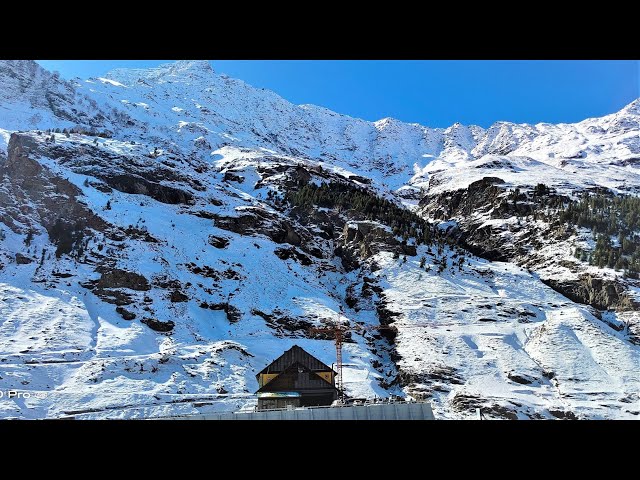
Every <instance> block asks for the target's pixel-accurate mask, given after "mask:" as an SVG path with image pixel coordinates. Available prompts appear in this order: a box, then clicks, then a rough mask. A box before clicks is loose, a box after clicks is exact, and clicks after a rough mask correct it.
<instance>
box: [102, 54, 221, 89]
mask: <svg viewBox="0 0 640 480" xmlns="http://www.w3.org/2000/svg"><path fill="white" fill-rule="evenodd" d="M213 73H214V71H213V68H212V67H211V64H210V63H209V61H208V60H178V61H177V62H173V63H164V64H162V65H159V66H157V67H154V68H117V69H115V70H111V71H110V72H109V73H107V75H106V78H108V79H110V80H116V81H118V82H120V83H122V84H124V85H131V84H134V83H137V82H140V81H152V82H158V81H163V80H166V78H167V77H172V79H173V80H176V79H179V80H183V79H185V80H188V79H193V78H196V77H200V78H206V77H209V76H211V75H213Z"/></svg>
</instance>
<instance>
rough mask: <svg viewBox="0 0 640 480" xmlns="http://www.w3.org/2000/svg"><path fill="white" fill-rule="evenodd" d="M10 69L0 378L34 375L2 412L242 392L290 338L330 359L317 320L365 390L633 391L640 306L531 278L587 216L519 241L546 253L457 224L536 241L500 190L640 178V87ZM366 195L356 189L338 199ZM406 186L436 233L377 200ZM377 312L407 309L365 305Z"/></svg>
mask: <svg viewBox="0 0 640 480" xmlns="http://www.w3.org/2000/svg"><path fill="white" fill-rule="evenodd" d="M0 76H1V79H2V82H3V83H0V85H2V86H1V87H0V98H1V100H0V112H1V113H0V129H2V130H0V134H2V135H1V136H2V138H3V139H4V143H3V144H2V149H0V150H2V153H1V154H0V322H1V323H0V392H5V393H6V392H7V391H9V390H11V389H14V390H16V391H19V392H23V393H24V392H26V393H27V394H28V398H25V395H24V394H23V395H22V396H21V397H17V396H14V397H13V398H11V399H9V398H7V396H6V395H5V396H4V397H3V398H0V416H2V417H7V418H43V417H61V416H67V415H75V416H77V417H78V418H137V417H148V416H162V415H172V414H176V413H186V412H195V411H206V410H211V409H236V408H241V407H243V406H247V407H251V406H252V405H254V404H255V396H253V395H252V393H253V392H254V391H255V389H256V388H257V385H256V384H255V379H254V375H255V373H256V372H257V371H259V370H260V369H261V368H262V367H263V366H264V365H266V364H267V363H268V362H269V361H271V360H272V359H273V358H275V357H277V356H278V355H279V354H280V353H281V352H282V351H283V350H286V349H287V348H289V347H290V346H291V345H293V344H294V343H295V344H298V345H301V346H302V347H303V348H305V349H307V350H308V351H310V352H311V353H313V354H314V355H316V356H318V357H319V358H320V359H321V360H323V361H325V362H326V363H327V364H331V363H333V362H334V361H335V350H334V346H333V342H332V341H331V339H328V338H315V337H313V336H312V335H310V333H309V328H310V327H312V326H314V325H321V324H327V323H333V322H336V321H340V322H343V323H348V324H349V325H351V326H352V327H353V328H354V329H355V331H354V332H353V333H352V335H351V341H349V342H348V343H347V344H346V345H345V363H346V366H345V385H346V389H347V393H348V394H349V395H350V396H353V397H372V396H375V395H377V396H388V395H391V394H394V395H401V396H405V395H410V396H413V397H416V398H418V397H420V398H429V399H431V400H432V401H433V403H434V407H435V410H436V412H437V414H439V415H440V416H441V417H444V418H465V417H471V416H474V415H475V409H476V408H477V407H482V408H483V410H484V411H485V412H486V414H487V415H488V416H489V417H494V418H573V417H574V416H575V417H579V418H634V417H635V416H636V415H638V414H640V399H639V398H638V395H637V392H638V389H639V387H640V378H639V377H638V372H640V347H638V345H637V344H634V343H633V342H634V338H636V337H635V336H634V335H635V333H634V332H635V330H634V329H635V328H636V326H639V327H640V318H638V315H637V311H633V310H629V309H626V310H627V311H623V310H625V309H624V308H618V309H617V310H618V311H611V312H600V311H597V310H595V309H594V308H592V307H588V306H585V305H582V304H578V303H574V302H572V301H570V300H569V299H567V298H566V297H564V296H562V295H561V294H560V293H558V292H556V291H554V290H553V289H552V288H551V287H550V286H547V285H545V284H544V283H543V282H541V281H540V278H543V279H545V281H546V280H547V279H548V278H555V279H556V280H558V279H565V280H567V279H569V280H571V279H572V278H574V277H575V276H576V275H577V274H575V272H573V273H572V272H569V273H567V272H568V270H567V271H565V270H563V269H567V268H568V267H567V266H566V265H568V263H572V262H574V260H575V259H574V258H573V256H572V255H571V252H570V247H571V246H573V243H575V242H578V241H584V242H588V239H587V237H586V236H585V237H584V238H583V239H582V240H579V239H577V237H575V238H572V239H569V240H566V242H565V243H566V245H564V244H561V242H556V243H555V244H554V243H553V242H548V241H547V240H548V239H546V237H545V239H543V240H544V242H542V243H540V244H539V245H537V247H536V249H535V250H533V251H529V253H530V255H529V257H535V258H537V260H535V261H534V260H532V258H525V257H526V256H522V257H518V255H513V258H511V257H510V258H509V259H510V260H513V261H514V262H517V263H519V264H521V265H523V264H526V263H527V262H529V264H527V265H525V266H526V267H527V268H530V269H531V270H532V271H533V272H534V273H531V272H528V271H527V270H524V269H522V268H520V267H518V266H516V265H515V264H514V263H505V262H491V261H489V260H487V259H481V258H478V257H476V256H474V255H472V254H470V253H469V252H468V251H464V250H463V249H461V248H460V247H459V246H457V245H456V244H455V243H456V241H458V240H459V243H460V245H466V246H468V247H469V248H475V247H478V245H479V244H478V243H474V237H473V235H472V234H469V231H470V230H469V231H467V230H465V228H466V226H467V225H468V226H469V228H470V229H471V228H473V229H475V228H477V227H478V226H483V225H484V226H485V227H486V226H492V228H493V227H494V226H495V227H497V228H496V231H495V233H496V234H495V238H499V239H500V242H502V243H500V242H498V244H499V247H496V248H500V249H502V251H504V252H508V251H509V249H515V250H517V249H518V248H521V247H520V246H519V245H520V243H518V239H519V237H520V236H521V234H519V233H518V220H517V215H513V212H512V211H511V210H510V209H509V208H506V207H505V208H504V209H502V210H501V209H500V208H499V204H500V202H502V196H504V197H505V199H507V200H508V201H509V202H512V201H511V200H509V198H507V195H508V194H509V190H510V189H515V188H516V187H519V188H521V189H522V191H523V192H526V191H528V190H531V189H533V188H534V187H535V186H536V185H537V184H538V183H545V184H547V185H549V186H551V187H552V188H554V189H555V191H556V192H557V195H566V196H569V197H571V196H574V195H576V194H577V192H579V191H581V190H584V189H588V188H593V187H596V186H601V187H608V188H610V189H611V190H613V191H615V192H637V187H638V185H639V184H640V182H639V181H638V180H639V179H638V170H639V169H638V164H637V154H638V151H637V149H638V143H637V141H638V128H637V119H638V117H639V112H638V105H639V104H638V102H637V101H636V102H634V103H632V104H631V105H629V106H628V107H626V108H625V109H623V110H622V111H621V112H618V113H617V114H613V115H610V116H607V117H603V118H601V119H590V120H586V121H584V122H581V123H579V124H575V125H558V126H553V125H536V126H527V125H524V126H523V125H514V124H506V123H500V124H497V125H494V126H492V127H491V128H490V129H488V130H486V131H485V130H483V129H481V128H479V127H473V126H472V127H465V126H462V125H459V124H456V125H454V126H452V127H450V128H448V129H429V128H426V127H422V126H419V125H408V124H404V123H402V122H399V121H397V120H393V119H385V120H381V121H379V122H375V123H370V122H366V121H363V120H358V119H353V118H350V117H347V116H344V115H339V114H336V113H334V112H331V111H329V110H326V109H323V108H321V107H315V106H295V105H292V104H290V103H289V102H287V101H285V100H284V99H282V98H280V97H278V96H277V95H276V94H274V93H272V92H269V91H265V90H261V89H255V88H253V87H250V86H248V85H247V84H245V83H243V82H241V81H238V80H233V79H230V78H227V77H226V76H224V75H218V74H216V73H214V72H213V71H212V69H211V67H210V65H209V64H208V63H207V62H178V63H176V64H171V65H166V66H162V67H158V68H156V69H149V70H133V71H132V70H119V71H114V72H111V73H109V74H107V75H105V77H103V78H96V79H89V80H86V81H80V80H78V81H76V82H64V81H62V80H60V79H58V78H57V77H55V76H52V75H51V74H49V73H47V72H44V71H43V70H42V69H40V68H39V67H38V66H37V65H36V64H34V63H32V62H4V61H2V62H0ZM49 99H52V100H49ZM72 127H74V131H82V132H83V133H70V134H65V133H62V132H61V133H54V134H53V135H52V134H51V133H49V132H46V131H45V130H47V129H50V128H59V129H69V128H72ZM19 130H20V131H23V133H15V134H14V135H13V136H11V134H12V132H16V131H19ZM25 130H29V131H28V132H24V131H25ZM38 130H39V131H38ZM98 134H100V136H98ZM569 157H573V158H569ZM589 172H597V176H595V177H594V178H590V175H589V174H588V173H589ZM487 177H493V178H497V179H498V180H499V181H501V182H503V183H499V182H495V181H493V182H486V181H485V180H484V179H486V178H487ZM478 182H479V183H480V184H481V185H482V188H481V189H480V190H478V191H481V192H482V195H481V196H480V197H474V195H475V193H477V192H476V190H477V188H476V186H475V185H476V184H478ZM494 183H495V184H496V185H498V187H496V188H497V189H496V190H491V188H493V186H494ZM314 185H315V186H318V187H314V188H321V187H319V186H321V185H324V187H322V188H325V190H322V191H321V192H318V191H315V193H313V195H315V197H313V196H312V197H310V198H302V199H301V198H299V197H296V199H297V200H298V201H303V203H300V204H297V203H295V202H294V201H293V200H292V198H293V197H292V195H293V193H295V192H296V191H301V190H303V189H304V188H305V187H309V186H314ZM336 185H342V187H340V188H338V187H336ZM336 188H338V189H337V190H336ZM345 188H346V189H347V190H344V189H345ZM421 188H422V189H423V193H426V196H425V197H424V198H422V197H417V196H416V195H417V194H418V193H419V191H420V189H421ZM341 189H342V190H341ZM349 189H350V190H349ZM398 190H399V193H401V194H402V197H400V196H399V195H397V193H398ZM310 191H311V192H313V191H314V190H313V189H311V190H310ZM349 192H351V193H349ZM353 192H358V193H357V195H359V196H360V197H358V199H359V201H360V200H361V199H362V198H364V201H362V202H361V203H360V204H358V205H355V204H353V205H348V204H344V203H339V204H337V203H336V204H333V203H332V202H334V201H336V200H337V199H340V198H344V196H345V195H350V194H353ZM487 192H489V193H487ZM310 195H311V194H310ZM323 195H324V197H323ZM340 195H342V197H340ZM354 195H355V194H354ZM353 198H356V197H353ZM383 198H384V199H386V200H387V202H388V203H384V202H383V200H382V199H383ZM452 198H453V199H454V200H455V201H453V200H452ZM477 198H482V200H483V202H484V201H487V202H488V205H489V206H488V208H487V210H483V209H479V210H478V211H477V212H475V211H474V208H473V207H470V205H472V204H473V200H474V199H477ZM532 198H533V197H532ZM536 198H537V197H536ZM416 199H421V200H422V201H421V202H420V205H419V206H418V207H419V208H417V209H416V211H420V212H422V213H423V214H424V215H425V216H426V217H429V218H432V219H434V220H435V221H439V222H443V223H442V224H441V225H440V227H436V226H435V225H432V226H431V227H429V228H433V229H434V232H440V233H433V234H432V235H430V236H429V238H428V239H427V240H426V242H425V238H426V237H424V238H423V233H424V232H423V229H424V228H426V227H425V226H424V225H423V226H421V225H420V224H419V222H418V223H416V222H417V220H416V219H417V218H418V217H407V218H408V219H409V220H407V221H408V222H409V224H407V225H403V226H402V228H399V227H398V225H395V226H394V225H392V223H393V219H394V216H393V215H391V216H389V215H388V214H387V215H386V216H385V212H386V213H388V210H389V209H392V208H395V209H397V210H391V211H393V212H394V215H396V216H397V214H398V212H401V211H403V208H404V207H403V204H402V201H404V202H408V203H415V200H416ZM496 199H497V200H496ZM494 200H495V205H493V204H492V203H491V202H493V201H494ZM534 200H535V199H534ZM534 200H532V199H530V201H531V203H532V204H533V203H535V201H534ZM521 203H522V204H525V203H526V202H525V200H522V201H521ZM392 205H394V206H395V207H392ZM509 205H511V203H509ZM410 206H411V205H410ZM411 207H412V208H414V206H411ZM385 222H386V223H385ZM465 222H467V223H465ZM487 222H488V223H487ZM521 223H526V222H525V221H524V220H523V221H522V222H521ZM485 224H486V225H485ZM530 225H531V226H532V228H534V229H535V228H538V229H539V230H540V231H545V228H550V227H548V226H549V225H550V222H549V220H548V219H547V218H540V219H538V220H536V221H535V222H534V221H533V220H531V222H530ZM405 227H406V229H405ZM521 227H522V226H521ZM447 228H448V229H449V230H447ZM522 228H524V227H522ZM456 229H457V231H462V233H464V234H467V235H468V236H467V237H465V236H464V235H463V236H462V237H460V238H459V237H458V236H456V234H454V233H455V231H456ZM511 230H512V231H511ZM445 232H446V233H445ZM579 233H580V232H578V234H579ZM493 237H494V236H492V239H493ZM492 241H493V240H492ZM563 241H565V240H563ZM545 242H546V243H545ZM572 242H573V243H572ZM418 243H421V244H418ZM559 245H560V246H559ZM562 245H564V246H562ZM522 248H524V247H522ZM476 250H478V253H482V252H484V253H486V252H487V251H489V250H490V249H485V251H483V249H482V248H479V247H478V248H477V249H476ZM485 256H486V255H485ZM487 257H490V255H489V256H487ZM580 268H588V269H591V270H589V271H590V272H591V274H592V275H599V276H606V275H610V276H612V277H619V276H620V275H619V274H618V273H616V272H613V271H611V272H607V271H602V270H601V269H597V268H595V267H593V268H592V267H585V266H582V267H580ZM605 270H606V269H605ZM572 275H573V276H572ZM620 281H622V280H620ZM625 281H626V280H625ZM621 285H622V283H621ZM624 286H625V288H626V289H628V291H630V292H631V293H633V292H635V291H636V290H635V289H637V292H640V288H638V287H637V286H634V284H633V282H631V281H628V282H627V283H625V284H624ZM556 287H557V285H556ZM620 295H622V293H620ZM620 305H622V303H620ZM381 323H382V324H393V325H394V326H395V327H396V329H397V331H396V332H395V333H394V334H392V335H389V334H384V333H380V334H375V333H374V332H372V331H366V330H361V329H359V327H357V326H358V325H361V326H367V325H379V324H381ZM625 325H627V326H625ZM636 336H637V335H636Z"/></svg>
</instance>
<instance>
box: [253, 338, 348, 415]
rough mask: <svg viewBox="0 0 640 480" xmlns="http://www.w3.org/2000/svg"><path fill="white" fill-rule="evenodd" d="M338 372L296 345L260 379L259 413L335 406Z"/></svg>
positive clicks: (265, 369) (271, 365) (275, 361)
mask: <svg viewBox="0 0 640 480" xmlns="http://www.w3.org/2000/svg"><path fill="white" fill-rule="evenodd" d="M335 376H336V372H335V371H333V369H332V368H331V367H328V366H327V365H325V364H324V363H322V362H321V361H320V360H318V359H317V358H316V357H314V356H313V355H310V354H309V353H307V352H305V351H304V350H303V349H302V348H300V347H299V346H297V345H294V346H293V347H291V348H290V349H289V350H287V351H286V352H284V353H283V354H282V355H280V356H279V357H278V358H276V359H275V360H274V361H273V362H272V363H271V364H269V365H268V366H266V367H265V368H264V370H262V371H261V372H260V373H258V374H257V375H256V379H257V380H258V385H259V386H260V388H259V389H258V391H257V392H256V393H257V394H258V410H268V409H272V408H287V407H288V406H292V407H308V406H316V405H331V403H332V402H333V401H334V400H336V399H337V398H338V390H337V389H336V385H335Z"/></svg>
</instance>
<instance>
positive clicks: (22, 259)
mask: <svg viewBox="0 0 640 480" xmlns="http://www.w3.org/2000/svg"><path fill="white" fill-rule="evenodd" d="M16 263H17V264H18V265H27V264H29V263H33V258H31V257H27V256H25V255H22V254H21V253H16Z"/></svg>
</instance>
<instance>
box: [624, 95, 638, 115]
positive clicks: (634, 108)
mask: <svg viewBox="0 0 640 480" xmlns="http://www.w3.org/2000/svg"><path fill="white" fill-rule="evenodd" d="M621 112H625V113H630V114H633V115H640V98H636V99H635V100H634V101H633V102H631V103H630V104H629V105H627V106H625V107H624V108H623V109H622V110H621Z"/></svg>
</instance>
